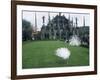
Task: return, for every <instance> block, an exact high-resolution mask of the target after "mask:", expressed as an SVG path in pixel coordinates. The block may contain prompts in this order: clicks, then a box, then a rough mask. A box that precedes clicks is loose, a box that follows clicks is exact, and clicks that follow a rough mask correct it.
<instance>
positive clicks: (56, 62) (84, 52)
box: [22, 41, 89, 68]
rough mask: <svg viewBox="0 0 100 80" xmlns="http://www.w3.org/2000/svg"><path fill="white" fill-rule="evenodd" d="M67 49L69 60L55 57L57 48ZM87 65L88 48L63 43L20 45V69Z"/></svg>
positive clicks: (47, 42)
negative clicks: (69, 53) (69, 54)
mask: <svg viewBox="0 0 100 80" xmlns="http://www.w3.org/2000/svg"><path fill="white" fill-rule="evenodd" d="M61 47H67V48H68V49H69V50H70V51H71V56H70V58H69V60H63V59H62V58H59V57H58V56H56V55H55V51H56V49H58V48H61ZM87 65H89V48H85V47H80V46H79V47H74V46H70V45H69V44H68V43H64V42H63V41H28V42H23V45H22V67H23V68H43V67H64V66H87Z"/></svg>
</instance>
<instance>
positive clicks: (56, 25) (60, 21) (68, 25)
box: [41, 13, 73, 40]
mask: <svg viewBox="0 0 100 80" xmlns="http://www.w3.org/2000/svg"><path fill="white" fill-rule="evenodd" d="M72 34H73V20H72V21H71V20H70V15H69V18H68V19H67V18H66V17H65V16H64V15H61V13H59V15H56V16H55V17H54V18H53V19H52V20H51V19H50V14H48V24H47V25H45V17H44V16H43V26H42V28H41V39H42V40H43V39H53V40H56V39H60V40H62V39H63V40H65V39H69V37H70V36H71V35H72Z"/></svg>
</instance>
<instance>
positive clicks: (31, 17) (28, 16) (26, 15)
mask: <svg viewBox="0 0 100 80" xmlns="http://www.w3.org/2000/svg"><path fill="white" fill-rule="evenodd" d="M57 14H59V13H58V12H50V19H52V18H53V17H55V16H56V15H57ZM69 14H70V19H71V20H72V18H73V21H74V22H75V18H76V17H77V19H78V26H83V20H84V19H83V18H85V25H86V26H89V25H90V15H89V14H85V13H81V14H79V13H69V12H68V13H61V15H64V16H65V17H66V18H68V17H69ZM22 15H23V17H22V18H23V19H25V20H27V21H29V22H30V23H31V24H32V26H35V12H34V11H23V13H22ZM43 16H45V25H46V24H47V23H48V12H36V17H37V29H38V31H40V29H41V27H42V25H43V19H42V17H43Z"/></svg>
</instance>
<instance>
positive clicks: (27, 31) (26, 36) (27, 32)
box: [22, 19, 32, 41]
mask: <svg viewBox="0 0 100 80" xmlns="http://www.w3.org/2000/svg"><path fill="white" fill-rule="evenodd" d="M31 36H32V26H31V23H30V22H29V21H26V20H24V19H23V20H22V39H23V40H24V41H26V40H31Z"/></svg>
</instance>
